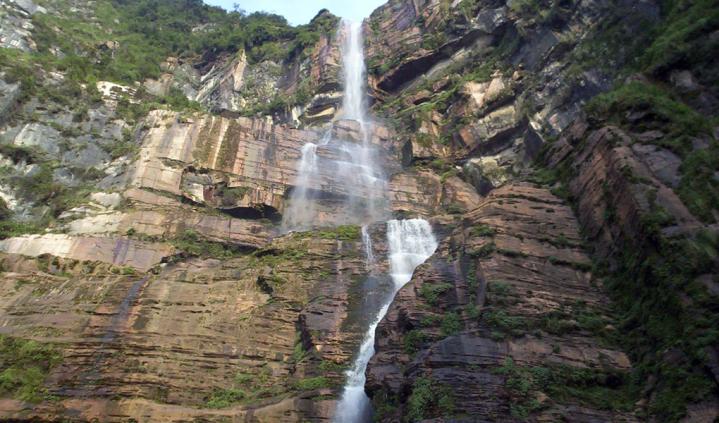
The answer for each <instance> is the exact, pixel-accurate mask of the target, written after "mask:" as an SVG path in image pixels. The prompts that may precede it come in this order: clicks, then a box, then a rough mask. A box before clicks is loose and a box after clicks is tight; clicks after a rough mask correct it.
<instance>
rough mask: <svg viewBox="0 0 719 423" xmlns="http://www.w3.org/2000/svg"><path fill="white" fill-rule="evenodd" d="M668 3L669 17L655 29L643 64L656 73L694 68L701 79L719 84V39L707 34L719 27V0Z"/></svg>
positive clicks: (668, 0)
mask: <svg viewBox="0 0 719 423" xmlns="http://www.w3.org/2000/svg"><path fill="white" fill-rule="evenodd" d="M664 6H665V10H667V9H668V13H667V16H666V18H665V19H664V21H663V22H662V24H661V25H660V26H659V27H658V28H656V29H655V34H656V35H655V37H653V39H652V42H651V45H650V46H649V47H648V48H645V49H644V50H643V54H642V55H641V59H640V63H641V65H642V66H643V67H644V69H648V70H649V71H650V72H653V73H662V72H665V71H667V70H669V69H672V68H674V67H680V68H681V69H692V71H693V72H694V73H695V74H696V75H698V76H699V77H700V79H702V80H705V81H707V82H708V83H709V85H712V84H713V85H715V86H716V84H717V83H719V70H717V66H716V51H717V48H719V41H717V40H716V38H714V37H708V36H707V34H711V33H712V32H714V31H716V30H717V29H719V8H717V4H716V1H714V0H692V1H689V0H667V1H665V2H664Z"/></svg>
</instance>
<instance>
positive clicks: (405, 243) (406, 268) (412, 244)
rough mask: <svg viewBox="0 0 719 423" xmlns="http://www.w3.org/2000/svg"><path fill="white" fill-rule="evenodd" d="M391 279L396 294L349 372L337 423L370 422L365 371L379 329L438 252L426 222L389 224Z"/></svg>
mask: <svg viewBox="0 0 719 423" xmlns="http://www.w3.org/2000/svg"><path fill="white" fill-rule="evenodd" d="M387 243H388V245H389V264H390V276H391V278H392V292H391V293H390V295H388V297H387V298H386V301H384V303H383V305H382V308H381V309H380V310H379V312H378V313H377V316H375V318H374V319H373V320H372V323H371V324H370V327H369V329H367V333H366V334H365V336H364V339H363V341H362V345H361V347H360V351H359V354H357V358H356V359H355V362H354V363H353V365H352V368H351V369H350V370H348V371H347V384H346V385H345V388H344V391H343V392H342V398H341V399H340V402H339V403H338V404H337V411H336V412H335V417H334V421H335V422H336V423H360V422H367V421H370V415H369V413H370V407H369V398H367V395H366V394H365V392H364V384H365V370H366V369H367V363H368V362H369V360H370V358H372V356H373V355H374V338H375V330H376V329H377V325H378V324H379V322H380V321H381V320H382V319H383V318H384V316H385V314H387V310H388V309H389V306H390V304H391V303H392V300H393V299H394V296H395V295H396V294H397V292H398V291H399V290H400V289H401V288H402V287H403V286H404V285H405V284H406V283H407V282H409V280H410V279H412V273H413V272H414V269H415V268H416V267H417V266H419V265H420V264H422V263H423V262H424V261H425V260H427V258H429V257H430V256H431V255H432V254H433V253H434V250H436V249H437V241H436V240H435V238H434V234H433V233H432V227H431V226H430V225H429V223H428V222H427V221H426V220H424V219H409V220H390V221H389V222H387Z"/></svg>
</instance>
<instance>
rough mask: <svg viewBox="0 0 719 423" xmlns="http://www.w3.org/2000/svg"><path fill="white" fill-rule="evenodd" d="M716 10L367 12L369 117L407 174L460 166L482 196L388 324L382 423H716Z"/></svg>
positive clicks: (377, 366)
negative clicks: (386, 128)
mask: <svg viewBox="0 0 719 423" xmlns="http://www.w3.org/2000/svg"><path fill="white" fill-rule="evenodd" d="M706 7H708V5H706V4H694V5H688V4H683V3H681V4H680V3H677V4H663V5H659V4H653V3H651V2H633V3H632V2H630V3H621V4H612V5H610V4H609V3H602V2H574V3H563V2H552V3H546V4H545V3H542V2H510V3H508V4H503V3H501V2H500V3H496V2H495V3H492V2H474V1H463V2H455V3H453V4H452V5H448V4H446V3H443V2H389V3H388V4H387V5H385V6H383V7H382V8H380V9H378V10H377V11H376V12H375V13H373V15H372V17H371V18H370V20H369V23H368V26H369V29H368V33H369V34H370V50H369V51H370V53H369V60H370V63H374V64H375V65H374V67H372V68H371V69H373V70H374V72H373V73H374V77H373V79H372V81H373V87H374V89H375V92H374V95H375V97H376V98H377V101H378V103H377V105H376V106H375V107H376V109H377V111H378V113H381V114H382V113H385V114H387V116H394V117H398V118H399V119H400V121H401V122H402V124H401V126H400V127H402V128H404V129H405V131H406V132H402V130H400V133H404V135H405V137H406V138H407V140H408V141H407V144H406V145H405V147H404V150H403V151H404V152H405V155H406V156H405V163H413V165H414V166H438V164H439V165H444V164H447V163H449V164H451V165H455V166H458V165H459V166H461V170H460V171H459V176H460V177H462V178H463V179H464V180H466V181H467V182H470V183H472V184H473V185H474V186H475V188H476V189H477V190H478V192H479V193H480V194H482V195H486V197H485V198H484V200H482V201H481V202H480V205H479V206H478V208H477V209H475V210H474V211H472V212H470V213H468V214H465V215H463V219H462V221H461V224H459V225H460V226H459V228H457V227H454V228H453V229H451V230H449V233H450V234H449V235H448V237H447V238H446V239H445V242H444V243H443V244H442V247H440V250H439V252H438V254H436V255H435V256H434V257H433V258H432V259H430V260H429V261H428V263H427V264H425V266H424V267H423V268H420V269H418V271H417V272H416V274H415V277H414V278H413V280H412V282H411V283H410V284H409V285H408V286H406V287H405V288H404V289H403V290H402V291H401V292H400V294H399V295H398V297H397V299H396V300H395V302H394V303H393V305H392V307H391V309H390V312H389V314H388V317H387V318H386V319H385V321H383V323H382V324H381V325H380V329H379V330H380V332H381V333H382V335H379V333H378V337H377V339H378V342H377V351H378V352H377V354H376V356H375V357H374V359H373V360H372V362H371V363H370V366H369V373H368V374H369V380H368V384H367V390H368V392H369V393H370V395H371V396H372V397H373V401H374V404H375V407H376V410H378V411H379V419H380V420H382V421H396V420H397V419H400V416H404V417H403V418H405V419H408V420H421V419H431V418H436V417H446V416H454V418H455V419H457V420H459V421H464V420H466V421H476V420H480V421H485V420H487V421H496V420H500V421H504V420H527V419H529V420H536V421H545V420H551V421H553V420H557V419H566V420H570V421H575V420H576V421H631V420H633V419H640V420H643V419H650V420H658V421H676V420H681V419H683V420H685V421H712V420H713V419H715V418H716V416H717V415H718V413H719V408H718V407H717V404H718V402H717V385H716V383H717V379H716V371H715V369H716V356H717V354H716V351H714V349H715V344H716V339H715V333H714V330H713V329H712V328H713V327H714V325H715V318H716V304H717V303H716V292H715V291H716V290H715V287H714V286H713V284H714V282H712V281H713V280H714V279H715V275H716V271H717V258H716V257H717V256H716V246H717V244H716V226H715V225H716V210H717V208H716V207H717V202H716V192H717V191H716V189H717V188H716V179H715V178H713V177H712V176H711V175H712V174H714V172H716V169H717V168H716V163H717V162H716V160H715V157H716V152H715V151H714V149H715V146H716V145H717V138H716V136H717V135H716V113H717V102H716V99H717V79H716V73H715V72H714V71H713V70H710V69H713V68H714V66H715V63H714V61H715V59H713V58H710V56H704V55H703V54H701V53H695V52H705V51H716V44H715V41H710V40H707V39H706V38H703V36H702V35H699V34H709V33H711V34H716V30H717V21H716V15H715V13H709V12H708V9H706ZM705 13H709V15H710V16H713V17H712V18H707V19H706V20H701V22H696V24H695V25H689V26H691V27H692V30H690V31H689V30H688V29H687V28H688V26H687V25H688V20H689V19H692V18H690V17H695V18H698V17H699V16H702V15H704V14H705ZM684 30H687V31H689V32H683V33H681V34H680V33H679V32H677V31H684ZM627 34H633V36H632V37H625V36H626V35H627ZM710 39H711V37H710ZM669 40H671V41H669ZM666 43H677V44H676V45H678V44H682V43H683V44H682V45H684V46H685V47H682V48H677V49H676V50H674V49H672V48H670V47H668V44H666ZM605 91H609V92H608V93H606V94H602V93H603V92H605ZM710 157H711V158H710ZM532 160H538V163H539V164H538V165H537V168H535V169H529V166H528V164H530V163H531V161H532ZM513 181H531V182H532V183H534V185H526V182H525V185H522V184H520V185H518V184H517V183H516V182H513ZM549 188H551V192H552V193H553V194H554V195H556V196H552V195H549V193H548V192H547V191H546V189H549ZM557 196H558V197H557ZM507 204H509V205H507ZM568 205H571V206H572V209H573V211H574V212H572V210H571V209H569V208H567V206H568ZM545 211H546V212H550V214H545ZM574 216H576V217H577V220H574V219H575V218H574ZM555 219H556V220H555ZM455 225H457V223H455ZM564 225H569V226H564ZM450 227H451V226H450ZM527 228H531V229H530V230H529V233H525V232H524V231H525V230H526V229H527ZM570 228H573V229H570ZM577 228H580V232H576V231H577ZM576 233H581V234H582V236H581V237H578V238H577V239H576V242H575V241H572V239H573V237H574V236H575V235H572V234H576ZM475 239H476V240H480V241H479V242H478V241H475ZM475 245H478V247H479V248H475ZM473 249H474V251H472V250H473ZM567 254H569V255H567ZM478 256H479V258H478ZM582 257H583V258H582ZM590 258H591V261H590ZM570 269H571V270H570ZM590 269H592V272H589V270H590ZM525 270H527V271H528V273H527V274H525V273H524V272H525ZM567 270H569V273H563V272H565V271H567ZM555 272H557V273H555ZM545 283H548V284H549V285H545ZM583 284H586V285H583ZM493 286H494V287H495V288H494V289H493V288H492V287H493ZM550 286H551V287H550ZM543 287H544V288H543ZM580 287H581V288H580ZM575 289H579V292H581V293H579V294H578V297H574V298H573V297H572V295H573V294H572V292H577V291H574V290H575ZM493 291H494V292H493ZM547 294H548V296H545V295H547ZM607 297H609V298H610V299H611V300H609V299H608V298H607ZM607 305H611V306H610V307H609V308H606V307H607ZM565 319H566V320H565ZM592 328H593V329H592ZM574 348H577V349H576V350H575V349H574ZM595 348H601V349H602V351H597V350H595ZM622 350H623V351H624V352H625V353H626V354H627V355H626V356H625V355H624V353H622V352H620V351H622ZM567 351H578V352H579V351H581V353H579V354H576V355H575V354H574V353H569V355H566V354H567ZM570 357H571V358H570ZM595 357H601V360H600V361H601V363H598V362H593V360H594V358H595ZM630 361H631V363H632V364H631V365H630ZM599 392H601V394H599ZM598 397H602V400H601V401H598ZM408 416H409V417H408Z"/></svg>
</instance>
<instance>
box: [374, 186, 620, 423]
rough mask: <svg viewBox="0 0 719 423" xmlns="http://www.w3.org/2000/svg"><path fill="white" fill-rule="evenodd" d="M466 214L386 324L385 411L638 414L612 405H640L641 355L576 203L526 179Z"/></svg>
mask: <svg viewBox="0 0 719 423" xmlns="http://www.w3.org/2000/svg"><path fill="white" fill-rule="evenodd" d="M445 223H451V222H447V221H446V219H445ZM457 223H459V222H455V223H454V224H451V225H448V226H445V228H446V229H445V230H448V231H449V235H448V236H447V237H445V238H444V239H443V240H442V241H441V242H440V245H439V247H438V249H437V252H436V253H435V254H434V255H433V256H432V258H430V259H429V260H428V261H427V263H426V264H425V265H424V266H422V267H421V268H420V269H419V270H418V271H417V272H416V273H415V275H414V276H413V278H412V280H411V281H410V282H409V283H408V284H407V285H405V286H404V287H403V288H402V289H401V290H400V291H399V293H398V294H397V296H396V298H395V300H394V302H393V303H392V305H391V306H390V308H389V310H388V312H387V315H386V317H385V318H384V319H383V320H382V322H381V323H380V324H379V326H378V327H377V333H376V339H377V342H376V344H375V346H376V349H377V352H376V354H375V356H374V357H373V358H372V360H371V361H370V362H369V365H368V371H367V384H366V389H367V390H368V392H369V393H370V396H371V398H372V401H373V404H374V409H375V411H376V415H375V418H376V420H379V421H382V422H397V421H419V420H422V419H431V418H436V417H441V416H443V417H447V416H456V418H455V419H454V420H453V421H473V422H474V421H521V420H524V419H526V418H527V417H528V416H529V415H530V414H531V415H532V416H538V418H539V417H541V419H544V420H547V421H557V420H566V421H587V422H589V421H591V422H616V421H632V420H633V418H632V416H631V415H630V414H629V413H623V412H621V411H605V409H606V407H607V406H606V404H610V403H611V404H612V409H614V410H617V409H625V410H631V409H632V408H633V406H634V404H633V403H632V402H631V396H629V395H625V391H624V388H625V386H626V383H625V382H626V377H627V371H628V370H629V368H630V362H629V360H628V358H627V357H626V355H625V354H624V353H622V352H619V351H618V350H617V349H616V348H615V347H612V346H611V343H610V342H609V340H611V335H612V331H615V330H616V329H614V326H613V321H612V318H611V315H610V314H609V310H608V309H607V303H608V300H607V299H606V298H605V297H604V296H603V295H602V294H601V293H600V291H599V289H598V287H597V286H596V285H595V282H594V281H593V278H592V274H591V273H590V272H589V268H590V267H591V266H590V263H591V262H590V260H589V258H588V256H587V255H586V254H585V252H584V251H583V249H582V247H581V245H582V241H581V237H580V235H579V232H578V226H577V223H576V221H575V219H574V217H573V215H572V211H571V209H570V208H569V207H568V206H567V205H565V204H564V203H563V201H562V200H560V199H559V198H557V197H555V196H553V195H552V194H550V193H549V192H548V191H547V190H545V189H540V188H536V187H534V186H533V185H531V184H518V185H511V186H506V187H503V188H501V189H498V190H496V191H494V192H493V193H492V194H491V195H490V196H489V197H488V198H486V199H485V200H484V201H483V202H482V203H480V205H479V207H478V208H477V209H475V210H474V211H473V212H471V213H468V214H466V215H464V216H463V219H462V220H461V223H460V224H457ZM618 404H621V405H618ZM462 416H466V417H462Z"/></svg>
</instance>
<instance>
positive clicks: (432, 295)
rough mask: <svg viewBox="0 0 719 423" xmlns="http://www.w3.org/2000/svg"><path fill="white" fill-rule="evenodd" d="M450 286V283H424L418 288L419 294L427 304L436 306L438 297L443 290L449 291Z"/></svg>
mask: <svg viewBox="0 0 719 423" xmlns="http://www.w3.org/2000/svg"><path fill="white" fill-rule="evenodd" d="M451 288H452V285H451V284H448V283H436V284H428V283H425V284H423V285H422V287H421V288H420V289H419V295H421V296H422V298H424V299H425V300H426V301H427V303H428V304H430V305H433V306H437V305H439V297H440V296H441V295H442V294H444V293H445V292H447V291H449V290H450V289H451Z"/></svg>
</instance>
